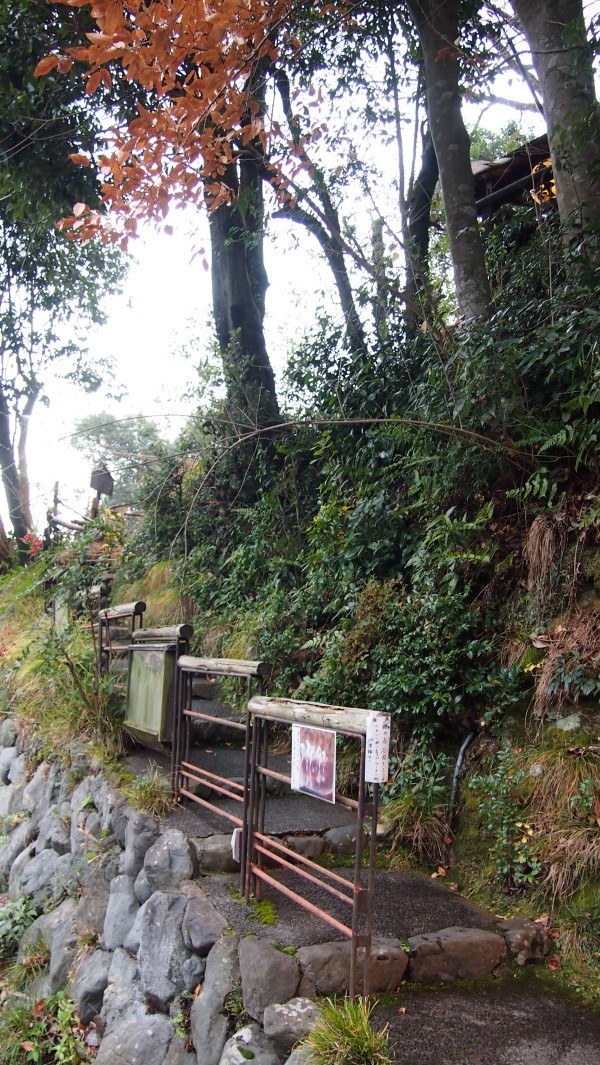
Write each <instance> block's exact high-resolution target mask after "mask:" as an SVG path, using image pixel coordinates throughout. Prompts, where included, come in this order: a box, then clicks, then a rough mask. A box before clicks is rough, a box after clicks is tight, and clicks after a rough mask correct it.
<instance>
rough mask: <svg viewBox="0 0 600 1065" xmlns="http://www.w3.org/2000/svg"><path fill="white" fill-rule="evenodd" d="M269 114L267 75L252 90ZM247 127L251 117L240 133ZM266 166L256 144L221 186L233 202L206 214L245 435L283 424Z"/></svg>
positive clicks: (233, 412) (234, 396)
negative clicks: (270, 338) (273, 355)
mask: <svg viewBox="0 0 600 1065" xmlns="http://www.w3.org/2000/svg"><path fill="white" fill-rule="evenodd" d="M247 89H248V93H249V96H250V97H252V98H253V99H254V101H255V103H257V104H258V105H259V107H260V109H261V110H264V96H265V84H264V71H263V70H262V68H261V67H259V68H258V69H257V70H256V71H255V72H254V73H253V74H252V76H251V77H250V79H249V81H248V85H247ZM249 121H250V113H248V115H247V116H246V118H245V119H243V120H242V125H244V124H246V123H247V122H249ZM263 175H264V158H263V151H262V146H261V144H260V142H259V141H258V140H254V141H252V142H251V143H250V144H248V145H246V146H243V147H242V148H241V149H240V153H239V158H238V161H237V163H232V164H230V165H229V166H228V167H227V170H226V172H225V174H224V175H223V178H222V180H223V182H224V184H226V185H227V186H228V188H229V189H231V202H230V203H228V204H225V205H223V206H222V207H218V208H217V209H216V210H215V211H212V212H210V213H209V224H210V236H211V249H212V294H213V311H214V316H215V325H216V330H217V337H218V341H219V347H220V349H221V354H222V357H223V366H224V370H225V382H226V386H227V398H228V407H229V414H230V416H231V418H232V420H233V421H239V423H240V425H241V427H242V429H248V428H250V427H252V426H256V427H258V428H263V427H266V426H268V425H272V424H273V423H274V422H276V421H277V420H278V417H279V407H278V403H277V392H276V388H275V375H274V373H273V369H272V367H271V363H270V361H269V356H268V353H267V345H266V342H265V334H264V318H265V297H266V292H267V288H268V285H269V280H268V277H267V271H266V270H265V263H264V254H263V232H264V213H265V212H264V199H263V188H262V182H263Z"/></svg>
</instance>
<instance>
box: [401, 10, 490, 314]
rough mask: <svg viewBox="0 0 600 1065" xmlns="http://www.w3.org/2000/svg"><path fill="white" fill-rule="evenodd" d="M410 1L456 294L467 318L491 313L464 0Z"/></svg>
mask: <svg viewBox="0 0 600 1065" xmlns="http://www.w3.org/2000/svg"><path fill="white" fill-rule="evenodd" d="M408 7H409V10H410V12H411V15H412V18H413V20H414V23H415V26H416V28H417V32H418V34H419V40H420V42H421V48H422V50H423V64H424V71H425V89H426V93H427V112H428V115H429V123H430V127H431V136H432V139H433V146H434V148H435V154H436V156H437V160H438V163H439V168H440V183H441V186H442V194H443V197H444V208H445V212H446V228H447V232H448V240H449V242H450V255H451V257H452V265H453V269H454V284H455V289H456V298H457V301H458V306H459V308H460V311H461V314H462V315H464V317H465V318H467V319H469V318H485V317H486V316H487V314H488V313H489V310H490V303H491V292H490V285H489V280H488V276H487V271H486V266H485V256H484V252H483V243H482V240H481V235H480V232H479V226H478V223H477V208H476V207H475V193H474V183H473V173H472V170H471V160H470V154H469V147H470V145H469V135H468V133H467V131H466V128H465V124H464V122H463V118H462V113H461V92H460V83H459V67H458V61H457V55H456V48H455V44H454V42H455V41H456V40H457V39H458V33H459V31H458V0H408Z"/></svg>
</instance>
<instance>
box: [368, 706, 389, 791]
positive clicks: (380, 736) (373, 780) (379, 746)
mask: <svg viewBox="0 0 600 1065" xmlns="http://www.w3.org/2000/svg"><path fill="white" fill-rule="evenodd" d="M390 733H391V717H390V715H389V714H381V713H372V714H369V716H368V718H367V736H366V741H367V744H366V759H365V780H366V781H367V783H369V784H385V782H386V780H387V779H388V775H389V753H390Z"/></svg>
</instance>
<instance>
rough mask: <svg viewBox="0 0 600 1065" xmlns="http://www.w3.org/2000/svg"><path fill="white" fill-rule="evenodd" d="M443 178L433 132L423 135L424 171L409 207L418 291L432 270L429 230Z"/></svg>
mask: <svg viewBox="0 0 600 1065" xmlns="http://www.w3.org/2000/svg"><path fill="white" fill-rule="evenodd" d="M439 175H440V171H439V167H438V161H437V155H436V154H435V148H434V146H433V139H432V136H431V130H430V129H429V128H427V131H426V132H425V133H424V135H423V155H422V158H421V169H420V171H419V173H418V175H417V177H416V179H415V184H414V188H413V190H412V194H411V197H410V200H409V203H408V236H409V240H410V252H411V260H413V261H414V263H415V271H416V273H417V278H416V282H417V287H418V279H419V275H421V276H422V275H424V274H426V273H427V272H428V270H429V230H430V228H431V201H432V200H433V194H434V192H435V187H436V185H437V183H438V178H439Z"/></svg>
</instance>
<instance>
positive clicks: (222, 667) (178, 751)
mask: <svg viewBox="0 0 600 1065" xmlns="http://www.w3.org/2000/svg"><path fill="white" fill-rule="evenodd" d="M270 672H271V666H269V665H268V664H267V663H266V662H253V661H245V660H243V659H234V658H196V657H194V656H192V655H182V656H181V657H180V658H179V660H178V662H177V677H176V712H175V719H174V723H173V745H172V755H171V786H172V789H173V794H174V796H175V798H176V799H178V798H179V797H180V796H184V797H185V798H186V799H189V800H190V801H191V802H195V803H197V804H198V805H199V806H203V807H204V808H206V809H208V810H211V811H212V812H213V813H216V814H217V815H218V816H220V817H224V818H225V819H226V820H228V821H229V822H230V823H231V824H233V825H234V827H236V828H239V829H241V847H240V875H241V879H242V887H243V883H244V871H245V868H246V851H247V839H248V827H247V816H246V810H247V806H248V788H247V781H248V780H249V775H250V750H251V746H252V739H251V717H250V712H249V710H246V715H245V720H243V721H241V720H233V719H231V718H224V717H217V716H216V715H214V714H206V713H202V712H201V711H199V710H195V709H194V708H193V693H192V687H193V682H194V678H196V677H202V678H207V677H239V678H241V679H242V680H244V681H245V683H246V700H247V701H248V702H249V700H250V699H251V697H252V694H253V690H254V686H255V685H256V688H257V692H258V694H259V695H262V693H263V690H264V681H265V678H266V677H267V676H268V675H269V674H270ZM194 721H206V722H210V723H213V724H216V725H219V726H220V727H225V728H228V729H231V730H232V732H238V733H242V732H243V734H244V739H245V744H244V783H243V784H240V783H238V782H236V781H233V780H230V779H229V778H228V777H222V776H219V775H218V774H216V773H212V772H210V771H209V770H208V769H204V768H203V767H202V766H198V765H195V764H194V763H193V762H192V761H191V757H190V748H191V740H192V727H193V723H194ZM190 784H200V785H202V784H204V785H205V786H206V787H207V788H210V789H211V791H214V792H216V793H217V795H219V796H221V797H222V798H224V799H230V800H233V801H234V802H235V803H238V804H239V806H240V807H241V809H240V816H239V817H238V816H237V815H236V814H233V813H230V812H229V811H226V810H223V809H222V808H221V807H220V806H217V805H216V803H214V802H211V801H210V799H208V798H203V797H202V796H200V795H196V794H194V792H193V791H192V790H191V788H190Z"/></svg>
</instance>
